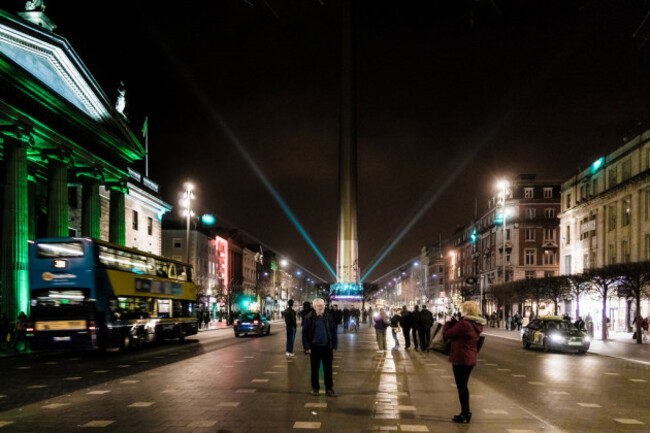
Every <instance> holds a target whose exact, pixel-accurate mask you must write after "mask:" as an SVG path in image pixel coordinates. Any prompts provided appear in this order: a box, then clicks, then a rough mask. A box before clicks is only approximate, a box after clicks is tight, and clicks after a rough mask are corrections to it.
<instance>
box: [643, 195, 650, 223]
mask: <svg viewBox="0 0 650 433" xmlns="http://www.w3.org/2000/svg"><path fill="white" fill-rule="evenodd" d="M644 197H645V203H644V205H645V206H644V207H645V220H646V221H648V220H650V189H646V190H645V194H644Z"/></svg>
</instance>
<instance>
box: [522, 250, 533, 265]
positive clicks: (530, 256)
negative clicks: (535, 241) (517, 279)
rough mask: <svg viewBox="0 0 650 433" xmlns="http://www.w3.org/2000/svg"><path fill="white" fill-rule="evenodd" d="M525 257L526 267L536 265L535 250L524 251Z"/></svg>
mask: <svg viewBox="0 0 650 433" xmlns="http://www.w3.org/2000/svg"><path fill="white" fill-rule="evenodd" d="M524 257H525V262H524V264H526V265H534V264H535V250H534V249H525V250H524Z"/></svg>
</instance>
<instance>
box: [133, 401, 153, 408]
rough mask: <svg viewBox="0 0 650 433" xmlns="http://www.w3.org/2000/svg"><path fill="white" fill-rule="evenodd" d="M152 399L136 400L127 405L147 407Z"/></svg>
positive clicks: (151, 402) (151, 403)
mask: <svg viewBox="0 0 650 433" xmlns="http://www.w3.org/2000/svg"><path fill="white" fill-rule="evenodd" d="M153 403H154V402H153V401H136V402H135V403H131V404H130V405H129V406H128V407H149V406H151V405H153Z"/></svg>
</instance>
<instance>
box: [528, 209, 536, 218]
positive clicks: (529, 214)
mask: <svg viewBox="0 0 650 433" xmlns="http://www.w3.org/2000/svg"><path fill="white" fill-rule="evenodd" d="M526 218H527V219H529V220H532V219H535V208H534V207H527V208H526Z"/></svg>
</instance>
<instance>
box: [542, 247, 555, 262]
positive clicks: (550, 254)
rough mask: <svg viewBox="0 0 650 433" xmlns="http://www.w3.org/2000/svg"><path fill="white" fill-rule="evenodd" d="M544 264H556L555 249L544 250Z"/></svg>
mask: <svg viewBox="0 0 650 433" xmlns="http://www.w3.org/2000/svg"><path fill="white" fill-rule="evenodd" d="M544 264H545V265H554V264H555V252H554V251H548V250H547V251H544Z"/></svg>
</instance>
